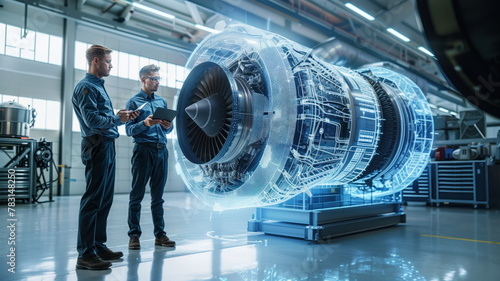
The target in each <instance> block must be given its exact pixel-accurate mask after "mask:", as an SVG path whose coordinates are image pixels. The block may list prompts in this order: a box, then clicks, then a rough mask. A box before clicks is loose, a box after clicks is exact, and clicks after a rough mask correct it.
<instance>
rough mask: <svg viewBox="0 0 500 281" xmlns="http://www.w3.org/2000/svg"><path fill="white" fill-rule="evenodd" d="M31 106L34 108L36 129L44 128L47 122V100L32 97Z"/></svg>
mask: <svg viewBox="0 0 500 281" xmlns="http://www.w3.org/2000/svg"><path fill="white" fill-rule="evenodd" d="M33 108H34V109H35V110H36V113H37V116H36V119H35V126H34V127H33V128H36V129H45V127H46V124H47V121H46V120H47V119H46V116H47V101H46V100H41V99H33Z"/></svg>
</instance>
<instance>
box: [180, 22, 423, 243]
mask: <svg viewBox="0 0 500 281" xmlns="http://www.w3.org/2000/svg"><path fill="white" fill-rule="evenodd" d="M186 67H187V68H188V69H190V70H191V72H190V74H189V75H188V77H187V79H186V81H185V83H184V86H183V88H182V89H181V91H180V92H179V94H178V95H177V96H176V99H175V100H176V107H177V111H178V116H177V118H176V126H175V127H176V130H177V131H176V133H177V140H174V152H175V157H176V160H177V163H179V168H180V169H179V172H180V174H181V176H182V178H183V179H184V181H185V183H186V185H187V186H188V188H189V190H190V191H191V192H192V193H193V194H194V195H195V196H196V197H198V198H199V199H200V200H201V201H203V202H204V203H206V204H207V205H209V206H212V207H213V208H214V209H216V210H224V209H232V208H242V207H261V206H270V205H274V206H276V205H277V204H281V203H284V202H286V201H288V200H290V199H292V198H294V197H295V196H297V195H300V194H304V193H305V194H308V195H309V196H313V193H314V192H313V191H312V190H313V189H315V188H316V187H318V186H323V187H324V186H325V185H326V186H329V188H330V189H331V188H334V189H335V190H336V191H335V193H339V194H341V195H346V197H341V198H342V200H343V199H344V198H347V195H348V197H349V198H350V199H349V200H348V201H349V202H351V203H353V204H358V205H362V204H365V205H366V204H375V203H378V202H381V201H379V199H381V198H386V197H391V198H393V195H394V194H395V193H398V192H400V191H401V190H402V189H403V188H405V187H406V186H408V185H409V184H410V183H411V182H413V180H414V179H415V178H417V177H418V176H419V175H420V173H421V172H422V171H423V170H424V168H425V167H426V165H427V162H428V159H429V153H430V151H431V147H432V142H433V118H432V115H431V111H430V109H429V107H428V105H427V101H426V99H425V97H424V95H423V93H422V92H421V90H420V89H419V88H418V87H417V86H416V85H415V84H414V83H413V82H412V81H410V80H409V79H408V78H406V77H405V76H403V75H401V74H398V73H396V72H394V71H392V70H388V69H384V68H380V67H373V68H361V69H357V70H351V69H348V68H345V67H339V66H333V65H331V64H329V63H326V62H325V61H323V60H321V59H319V58H318V57H316V56H315V55H314V54H313V53H312V51H311V50H309V49H307V48H305V47H303V46H300V45H298V44H296V43H294V42H291V41H290V40H287V39H286V38H283V37H281V36H279V35H277V34H273V33H270V32H266V31H262V30H259V29H255V28H251V27H248V26H243V25H234V26H229V27H226V29H225V30H224V31H223V32H221V33H219V34H213V35H211V36H209V37H207V38H206V39H205V40H204V41H203V42H201V43H200V44H199V45H198V47H197V48H196V49H195V51H194V52H193V53H192V55H191V57H190V58H189V60H188V62H187V65H186ZM352 198H358V200H353V199H352ZM342 200H340V202H342ZM381 200H382V199H381ZM382 201H383V200H382ZM346 202H347V201H346ZM354 202H355V203H354ZM343 205H345V204H340V206H343ZM365 207H366V206H365ZM373 209H374V208H373V207H368V208H367V210H364V211H356V210H353V209H351V210H350V211H347V213H351V214H353V213H356V216H357V217H358V218H359V217H360V216H364V215H366V214H369V216H373V215H374V210H373ZM382 209H383V212H385V213H386V212H387V211H389V212H395V213H397V214H399V215H400V214H401V212H400V208H399V207H398V205H392V206H390V207H387V205H384V206H383V207H382ZM358 210H359V209H358ZM316 211H317V210H316ZM376 212H377V211H375V213H376ZM361 213H363V214H361ZM346 219H350V218H349V217H348V216H346ZM401 221H402V219H401V218H399V221H398V222H401ZM325 223H326V222H325ZM392 223H394V221H392ZM396 223H397V222H396ZM317 237H318V234H317V233H316V234H313V235H312V238H311V239H317Z"/></svg>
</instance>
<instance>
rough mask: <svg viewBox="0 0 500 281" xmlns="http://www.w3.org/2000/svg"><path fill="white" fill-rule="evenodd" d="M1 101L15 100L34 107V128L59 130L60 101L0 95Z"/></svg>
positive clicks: (28, 106)
mask: <svg viewBox="0 0 500 281" xmlns="http://www.w3.org/2000/svg"><path fill="white" fill-rule="evenodd" d="M0 101H1V102H7V101H15V102H17V103H19V104H21V105H22V106H25V107H26V108H34V109H35V112H36V118H35V125H34V126H33V128H34V129H41V130H59V124H60V122H61V117H60V115H61V108H60V105H61V103H60V102H58V101H51V100H43V99H33V98H28V97H18V96H11V95H0Z"/></svg>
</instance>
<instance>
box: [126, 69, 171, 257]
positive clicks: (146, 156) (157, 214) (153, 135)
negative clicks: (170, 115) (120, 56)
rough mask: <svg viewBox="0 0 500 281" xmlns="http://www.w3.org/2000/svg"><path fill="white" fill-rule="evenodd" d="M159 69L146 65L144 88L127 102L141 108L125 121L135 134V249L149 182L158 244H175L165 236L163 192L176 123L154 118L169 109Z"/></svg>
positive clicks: (130, 215)
mask: <svg viewBox="0 0 500 281" xmlns="http://www.w3.org/2000/svg"><path fill="white" fill-rule="evenodd" d="M159 70H160V68H159V67H157V66H156V65H154V64H152V65H146V66H144V67H143V68H142V69H141V70H140V71H139V77H140V79H141V83H142V87H141V91H140V92H139V93H138V94H136V95H135V96H133V97H132V98H131V99H130V100H129V101H128V102H127V105H126V108H127V110H139V116H138V117H137V118H136V119H134V120H131V121H130V122H127V124H126V131H127V135H128V136H131V137H133V138H134V143H135V145H134V151H133V155H132V176H133V179H132V190H131V191H130V198H129V210H128V225H129V231H128V236H129V237H130V241H129V249H132V250H138V249H140V248H141V245H140V242H139V238H140V237H141V235H142V230H141V226H140V224H139V222H140V217H141V202H142V199H143V198H144V194H145V191H146V184H147V183H148V181H149V186H150V191H151V192H150V193H151V215H152V217H153V225H154V236H155V238H156V239H155V245H156V246H163V247H175V242H174V241H172V240H170V239H169V238H168V236H167V235H166V232H165V230H164V229H165V222H164V219H163V202H164V200H163V191H164V188H165V184H166V182H167V174H168V150H167V147H166V145H167V137H166V134H168V133H170V132H171V131H172V130H173V124H172V122H171V120H170V121H168V120H161V119H153V113H154V112H155V111H156V110H157V109H158V108H167V101H166V100H165V99H164V98H162V97H160V96H158V95H156V94H155V92H156V91H157V90H158V86H159V85H160V80H161V77H160V76H159ZM140 107H142V108H140ZM139 108H140V109H139Z"/></svg>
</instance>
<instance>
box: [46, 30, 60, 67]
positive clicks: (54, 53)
mask: <svg viewBox="0 0 500 281" xmlns="http://www.w3.org/2000/svg"><path fill="white" fill-rule="evenodd" d="M49 40H50V49H49V63H50V64H55V65H61V64H62V56H63V53H62V43H63V42H62V38H61V37H59V36H53V35H50V39H49Z"/></svg>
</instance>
